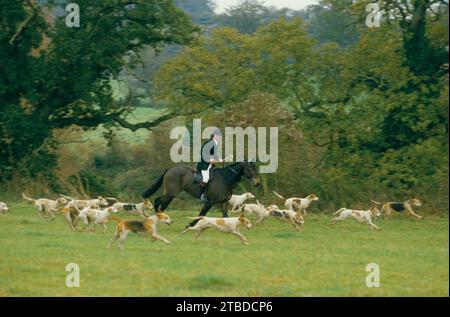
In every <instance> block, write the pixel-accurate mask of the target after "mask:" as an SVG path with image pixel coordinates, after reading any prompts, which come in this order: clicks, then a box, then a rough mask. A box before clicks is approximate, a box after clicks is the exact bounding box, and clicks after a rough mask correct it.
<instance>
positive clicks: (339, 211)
mask: <svg viewBox="0 0 450 317" xmlns="http://www.w3.org/2000/svg"><path fill="white" fill-rule="evenodd" d="M345 209H346V208H341V209H339V210H338V211H336V212H334V213H333V215H337V214H340V213H341V212H342V211H344V210H345Z"/></svg>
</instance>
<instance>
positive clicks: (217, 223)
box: [182, 215, 252, 244]
mask: <svg viewBox="0 0 450 317" xmlns="http://www.w3.org/2000/svg"><path fill="white" fill-rule="evenodd" d="M189 219H194V220H198V222H197V223H196V224H195V225H194V226H192V227H187V228H186V229H185V230H184V231H183V232H182V233H186V232H188V231H189V230H193V231H198V233H197V234H196V235H195V236H194V241H196V240H197V239H198V237H199V236H200V235H201V234H202V232H203V231H205V230H206V229H208V228H215V229H217V230H219V231H222V232H227V233H231V234H232V235H235V236H236V237H238V238H239V239H240V240H241V242H242V243H243V244H248V240H247V239H246V238H245V237H244V236H243V235H242V233H240V231H239V226H241V225H242V226H244V227H245V228H247V229H250V228H251V227H252V224H251V222H250V220H248V219H247V218H245V217H244V216H243V215H241V216H240V217H239V218H237V217H236V218H210V217H195V218H192V217H189Z"/></svg>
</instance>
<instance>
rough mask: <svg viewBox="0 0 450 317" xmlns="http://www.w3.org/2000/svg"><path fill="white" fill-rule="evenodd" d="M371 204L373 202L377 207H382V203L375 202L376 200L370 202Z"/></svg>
mask: <svg viewBox="0 0 450 317" xmlns="http://www.w3.org/2000/svg"><path fill="white" fill-rule="evenodd" d="M370 201H371V202H373V203H374V204H375V205H382V203H380V202H378V201H375V200H372V199H371V200H370Z"/></svg>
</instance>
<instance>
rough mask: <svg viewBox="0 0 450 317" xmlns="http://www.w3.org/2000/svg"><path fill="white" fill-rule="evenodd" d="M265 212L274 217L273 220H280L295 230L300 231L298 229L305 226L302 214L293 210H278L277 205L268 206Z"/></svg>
mask: <svg viewBox="0 0 450 317" xmlns="http://www.w3.org/2000/svg"><path fill="white" fill-rule="evenodd" d="M267 210H268V211H269V213H270V215H272V216H274V217H275V218H278V219H282V220H286V221H288V222H289V223H290V224H291V225H292V226H293V227H294V228H295V230H297V231H298V230H300V227H299V226H301V227H303V226H304V225H305V220H304V218H303V216H302V214H301V213H300V212H298V211H294V210H290V209H287V210H280V209H279V208H278V206H277V205H270V206H269V207H267Z"/></svg>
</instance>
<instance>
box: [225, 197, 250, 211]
mask: <svg viewBox="0 0 450 317" xmlns="http://www.w3.org/2000/svg"><path fill="white" fill-rule="evenodd" d="M253 198H255V195H253V194H252V193H245V194H242V195H231V198H230V199H229V200H228V203H229V204H230V205H231V212H235V211H236V209H238V208H239V207H240V206H241V205H242V204H244V203H245V202H246V201H247V200H248V199H253Z"/></svg>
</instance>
